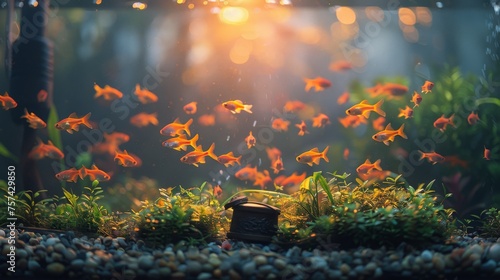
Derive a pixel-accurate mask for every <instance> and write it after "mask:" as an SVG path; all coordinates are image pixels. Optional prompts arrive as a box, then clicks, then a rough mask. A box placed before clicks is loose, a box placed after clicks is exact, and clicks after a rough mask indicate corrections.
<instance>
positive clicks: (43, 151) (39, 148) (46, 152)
mask: <svg viewBox="0 0 500 280" xmlns="http://www.w3.org/2000/svg"><path fill="white" fill-rule="evenodd" d="M37 142H38V145H36V146H35V147H33V149H32V150H31V151H30V153H29V154H28V157H29V158H31V159H35V160H39V159H42V158H44V157H48V158H51V159H56V160H58V159H62V158H64V153H63V152H61V150H59V148H57V147H56V146H54V144H53V143H52V141H50V140H49V141H48V143H47V144H44V143H43V142H42V140H40V139H39V138H38V139H37Z"/></svg>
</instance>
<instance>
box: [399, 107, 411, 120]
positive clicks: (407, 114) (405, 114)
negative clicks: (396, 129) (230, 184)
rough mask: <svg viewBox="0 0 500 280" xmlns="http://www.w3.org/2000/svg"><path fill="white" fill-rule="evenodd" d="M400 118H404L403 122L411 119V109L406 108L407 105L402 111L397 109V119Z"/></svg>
mask: <svg viewBox="0 0 500 280" xmlns="http://www.w3.org/2000/svg"><path fill="white" fill-rule="evenodd" d="M401 117H404V118H405V120H406V119H408V118H411V117H413V109H412V108H410V107H408V105H406V107H405V108H404V109H401V108H399V115H398V118H401Z"/></svg>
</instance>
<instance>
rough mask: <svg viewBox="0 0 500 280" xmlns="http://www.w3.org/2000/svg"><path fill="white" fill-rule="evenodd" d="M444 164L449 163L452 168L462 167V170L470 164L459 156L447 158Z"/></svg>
mask: <svg viewBox="0 0 500 280" xmlns="http://www.w3.org/2000/svg"><path fill="white" fill-rule="evenodd" d="M444 162H446V163H449V164H450V165H451V166H460V167H462V168H467V166H468V165H469V163H468V162H467V161H465V160H463V159H461V158H459V157H458V156H445V157H444Z"/></svg>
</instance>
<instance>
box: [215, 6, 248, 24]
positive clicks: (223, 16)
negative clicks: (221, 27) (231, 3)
mask: <svg viewBox="0 0 500 280" xmlns="http://www.w3.org/2000/svg"><path fill="white" fill-rule="evenodd" d="M219 19H220V20H221V21H222V22H224V23H227V24H243V23H245V22H246V21H247V20H248V11H247V9H245V8H242V7H224V8H222V9H221V10H220V12H219Z"/></svg>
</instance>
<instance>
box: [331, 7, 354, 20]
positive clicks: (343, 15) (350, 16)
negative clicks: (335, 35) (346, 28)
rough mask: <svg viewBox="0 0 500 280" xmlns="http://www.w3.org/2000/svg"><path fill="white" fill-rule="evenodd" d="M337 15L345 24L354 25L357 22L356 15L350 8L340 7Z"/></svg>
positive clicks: (336, 12)
mask: <svg viewBox="0 0 500 280" xmlns="http://www.w3.org/2000/svg"><path fill="white" fill-rule="evenodd" d="M335 14H336V15H337V19H338V20H339V21H340V22H341V23H343V24H353V23H354V22H355V21H356V13H355V12H354V10H353V9H351V8H349V7H339V8H338V9H337V10H336V11H335Z"/></svg>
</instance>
